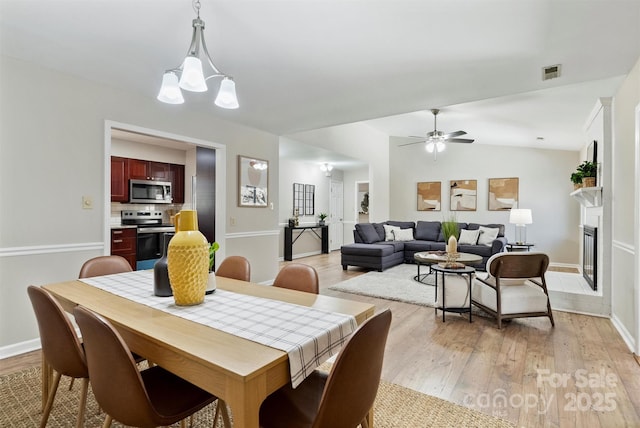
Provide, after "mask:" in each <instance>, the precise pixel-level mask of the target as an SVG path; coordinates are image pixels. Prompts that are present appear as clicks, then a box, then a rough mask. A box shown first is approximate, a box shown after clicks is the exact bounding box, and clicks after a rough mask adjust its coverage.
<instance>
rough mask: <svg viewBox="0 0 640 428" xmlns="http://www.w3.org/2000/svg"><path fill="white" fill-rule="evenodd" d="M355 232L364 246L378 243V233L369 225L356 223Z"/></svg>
mask: <svg viewBox="0 0 640 428" xmlns="http://www.w3.org/2000/svg"><path fill="white" fill-rule="evenodd" d="M356 230H357V231H358V234H360V238H362V242H364V243H365V244H373V243H374V242H378V241H380V237H379V236H378V232H376V228H375V227H373V225H372V224H371V223H358V224H356Z"/></svg>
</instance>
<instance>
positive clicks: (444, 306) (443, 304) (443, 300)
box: [436, 272, 447, 322]
mask: <svg viewBox="0 0 640 428" xmlns="http://www.w3.org/2000/svg"><path fill="white" fill-rule="evenodd" d="M445 276H446V275H445V274H444V272H443V273H442V322H444V314H445V312H447V311H446V310H445V308H446V307H447V303H446V302H445V299H446V298H447V291H446V290H445V288H444V287H445V281H444V279H445ZM437 277H438V273H437V272H436V278H437Z"/></svg>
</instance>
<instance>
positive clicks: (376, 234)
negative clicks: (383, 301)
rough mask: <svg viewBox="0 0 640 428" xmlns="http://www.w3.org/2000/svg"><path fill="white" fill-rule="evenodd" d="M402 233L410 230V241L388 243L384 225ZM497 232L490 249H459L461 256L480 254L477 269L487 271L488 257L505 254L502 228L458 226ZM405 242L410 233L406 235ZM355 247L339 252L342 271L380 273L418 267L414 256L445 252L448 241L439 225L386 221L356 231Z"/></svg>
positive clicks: (496, 225)
mask: <svg viewBox="0 0 640 428" xmlns="http://www.w3.org/2000/svg"><path fill="white" fill-rule="evenodd" d="M385 224H386V225H389V226H396V227H399V228H400V229H411V232H410V235H409V238H413V239H410V240H400V241H399V240H385V229H384V225H385ZM481 226H483V227H486V228H491V229H498V236H497V237H496V239H494V240H493V241H491V242H490V243H491V245H484V244H475V245H464V244H459V245H458V251H459V252H462V253H472V254H477V255H479V256H481V257H482V263H480V264H478V265H477V266H474V267H475V268H476V269H479V270H484V269H485V266H486V263H487V260H488V259H489V257H491V256H492V255H494V254H496V253H500V252H503V251H505V246H506V244H507V238H505V236H504V225H503V224H478V223H458V229H460V230H462V229H467V230H478V229H480V227H481ZM404 235H405V236H404V238H406V235H407V233H405V234H404ZM353 239H354V243H353V244H347V245H343V246H342V247H341V249H340V252H341V263H342V269H344V270H347V268H348V267H349V266H359V267H364V268H371V269H376V270H378V271H380V272H382V271H383V270H385V269H387V268H390V267H392V266H396V265H399V264H401V263H415V260H414V258H413V256H414V254H415V253H418V252H421V251H444V250H445V245H446V244H445V241H444V236H443V235H442V230H441V222H439V221H418V222H416V223H414V222H412V221H411V222H409V221H386V222H384V223H358V224H356V227H355V230H354V231H353Z"/></svg>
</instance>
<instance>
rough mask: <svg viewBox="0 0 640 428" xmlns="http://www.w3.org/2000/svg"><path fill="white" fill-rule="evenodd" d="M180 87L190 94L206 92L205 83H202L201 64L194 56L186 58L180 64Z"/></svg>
mask: <svg viewBox="0 0 640 428" xmlns="http://www.w3.org/2000/svg"><path fill="white" fill-rule="evenodd" d="M180 87H181V88H182V89H184V90H186V91H191V92H206V90H207V83H206V82H205V81H204V73H203V72H202V62H201V61H200V59H199V58H196V57H195V56H188V57H186V58H185V59H184V63H183V64H182V76H181V77H180Z"/></svg>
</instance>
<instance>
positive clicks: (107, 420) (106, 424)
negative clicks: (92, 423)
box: [102, 415, 113, 428]
mask: <svg viewBox="0 0 640 428" xmlns="http://www.w3.org/2000/svg"><path fill="white" fill-rule="evenodd" d="M112 420H113V418H112V417H111V416H109V415H107V417H106V418H104V423H103V424H102V428H109V427H111V421H112Z"/></svg>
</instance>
